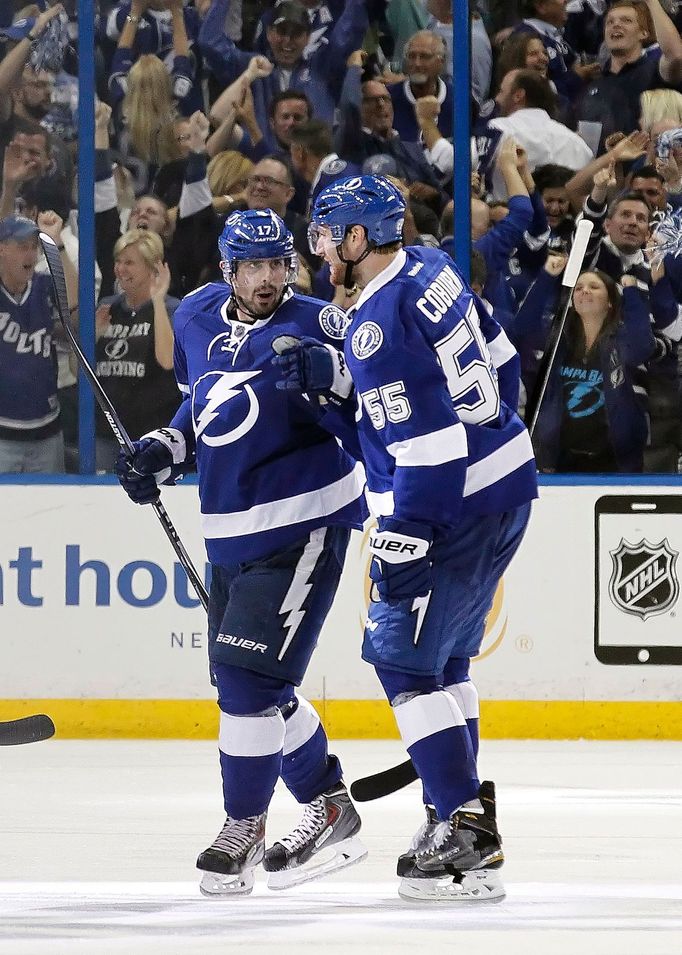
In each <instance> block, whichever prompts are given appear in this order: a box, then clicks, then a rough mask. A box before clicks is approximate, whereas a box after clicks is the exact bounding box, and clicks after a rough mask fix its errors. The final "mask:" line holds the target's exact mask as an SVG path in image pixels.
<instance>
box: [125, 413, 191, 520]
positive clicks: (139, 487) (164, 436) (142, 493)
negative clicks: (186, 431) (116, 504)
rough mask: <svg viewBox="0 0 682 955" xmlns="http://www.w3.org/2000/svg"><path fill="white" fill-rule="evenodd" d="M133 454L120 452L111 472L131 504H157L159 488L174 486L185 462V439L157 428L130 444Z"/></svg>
mask: <svg viewBox="0 0 682 955" xmlns="http://www.w3.org/2000/svg"><path fill="white" fill-rule="evenodd" d="M133 447H134V448H135V453H134V454H133V455H132V456H131V455H130V453H129V452H128V451H123V450H121V451H120V452H119V454H118V457H117V459H116V465H115V468H114V470H115V471H116V476H117V477H118V480H119V483H120V485H121V487H122V488H123V490H124V491H125V492H126V494H127V495H128V497H129V498H130V500H131V501H134V503H135V504H153V503H154V501H158V500H159V496H160V495H159V484H175V478H176V476H177V475H178V474H179V472H180V470H181V469H180V468H178V467H176V465H179V464H181V463H183V462H184V461H185V456H186V445H185V437H184V435H183V434H182V432H181V431H177V430H176V429H175V428H159V430H158V431H150V432H149V434H147V435H145V436H144V437H143V438H140V440H139V441H133Z"/></svg>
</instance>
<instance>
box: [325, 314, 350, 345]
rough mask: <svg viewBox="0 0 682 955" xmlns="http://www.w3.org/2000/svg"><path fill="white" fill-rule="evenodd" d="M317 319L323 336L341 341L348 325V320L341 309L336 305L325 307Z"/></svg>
mask: <svg viewBox="0 0 682 955" xmlns="http://www.w3.org/2000/svg"><path fill="white" fill-rule="evenodd" d="M318 318H319V321H320V327H321V328H322V331H323V332H324V333H325V335H329V337H330V338H336V339H338V341H343V339H344V338H345V337H346V332H347V331H348V326H349V325H350V319H349V318H348V316H347V315H346V313H345V312H344V311H343V310H342V309H340V308H339V307H338V306H336V305H326V306H325V307H324V308H323V309H322V311H321V312H320V314H319V316H318Z"/></svg>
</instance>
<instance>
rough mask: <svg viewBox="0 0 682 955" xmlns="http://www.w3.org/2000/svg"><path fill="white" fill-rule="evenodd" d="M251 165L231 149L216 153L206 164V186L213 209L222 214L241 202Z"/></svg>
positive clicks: (249, 161) (248, 160)
mask: <svg viewBox="0 0 682 955" xmlns="http://www.w3.org/2000/svg"><path fill="white" fill-rule="evenodd" d="M252 170H253V163H252V162H251V160H250V159H247V158H246V156H243V155H242V154H241V153H239V152H237V151H236V150H233V149H226V150H224V151H223V152H221V153H218V154H217V155H216V156H214V157H213V159H212V160H211V161H210V162H209V164H208V185H209V187H210V189H211V195H212V196H213V208H214V209H215V210H216V212H220V213H224V212H226V211H227V209H228V208H229V207H230V206H232V205H234V203H239V202H242V201H243V199H244V196H243V193H244V190H245V189H246V181H247V179H248V178H249V176H250V175H251V172H252Z"/></svg>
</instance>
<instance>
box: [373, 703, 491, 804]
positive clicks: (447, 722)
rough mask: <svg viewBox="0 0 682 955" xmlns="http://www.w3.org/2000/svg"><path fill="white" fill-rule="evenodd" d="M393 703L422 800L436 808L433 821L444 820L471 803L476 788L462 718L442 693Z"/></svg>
mask: <svg viewBox="0 0 682 955" xmlns="http://www.w3.org/2000/svg"><path fill="white" fill-rule="evenodd" d="M392 705H393V710H394V713H395V718H396V722H397V724H398V729H399V730H400V735H401V736H402V738H403V741H404V743H405V746H406V748H407V751H408V753H409V754H410V756H411V758H412V761H413V763H414V765H415V767H416V769H417V772H418V773H419V776H420V778H421V780H422V782H423V783H424V791H425V796H427V798H428V801H430V802H431V803H432V804H433V805H434V806H435V807H436V812H437V814H438V818H439V819H447V818H448V817H449V816H450V815H451V814H452V813H453V812H454V811H455V810H456V809H459V807H460V806H462V805H463V804H464V803H465V802H468V801H469V800H470V799H475V798H476V797H477V796H478V790H479V787H480V783H479V780H478V776H477V772H476V760H475V758H474V753H473V749H472V746H471V739H470V737H469V730H468V728H467V725H466V721H465V719H464V716H463V714H462V712H461V710H460V709H459V707H458V706H457V703H456V702H455V699H454V698H453V696H452V695H451V694H450V693H447V692H446V691H445V690H437V691H435V692H432V693H420V694H419V695H417V696H410V695H409V694H401V696H399V697H397V698H396V699H394V700H393V704H392ZM427 794H428V795H427Z"/></svg>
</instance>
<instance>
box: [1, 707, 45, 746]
mask: <svg viewBox="0 0 682 955" xmlns="http://www.w3.org/2000/svg"><path fill="white" fill-rule="evenodd" d="M51 736H54V723H53V722H52V720H51V719H50V717H49V716H46V715H45V714H44V713H37V714H36V715H35V716H24V717H23V718H22V719H20V720H7V721H5V722H4V723H0V746H21V745H22V744H23V743H37V742H39V741H40V740H41V739H49V738H50V737H51Z"/></svg>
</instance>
